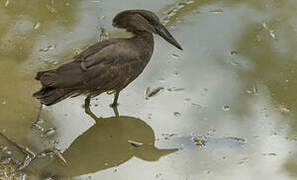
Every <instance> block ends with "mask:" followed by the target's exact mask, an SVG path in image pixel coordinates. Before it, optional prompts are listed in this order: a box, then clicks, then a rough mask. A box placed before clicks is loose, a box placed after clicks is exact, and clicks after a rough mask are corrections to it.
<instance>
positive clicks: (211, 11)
mask: <svg viewBox="0 0 297 180" xmlns="http://www.w3.org/2000/svg"><path fill="white" fill-rule="evenodd" d="M208 12H210V13H213V14H220V13H222V12H224V11H223V10H222V9H214V10H210V11H208Z"/></svg>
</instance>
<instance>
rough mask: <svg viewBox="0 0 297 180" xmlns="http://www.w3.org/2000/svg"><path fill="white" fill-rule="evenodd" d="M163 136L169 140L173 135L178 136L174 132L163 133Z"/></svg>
mask: <svg viewBox="0 0 297 180" xmlns="http://www.w3.org/2000/svg"><path fill="white" fill-rule="evenodd" d="M162 136H163V137H164V139H165V140H168V139H169V138H171V137H173V136H177V134H175V133H172V134H166V133H164V134H162Z"/></svg>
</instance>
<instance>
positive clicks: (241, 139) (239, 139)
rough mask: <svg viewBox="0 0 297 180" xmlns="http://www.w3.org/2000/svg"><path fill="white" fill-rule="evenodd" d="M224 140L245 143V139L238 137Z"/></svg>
mask: <svg viewBox="0 0 297 180" xmlns="http://www.w3.org/2000/svg"><path fill="white" fill-rule="evenodd" d="M226 139H231V140H235V141H237V142H241V143H245V141H246V140H245V139H243V138H239V137H226Z"/></svg>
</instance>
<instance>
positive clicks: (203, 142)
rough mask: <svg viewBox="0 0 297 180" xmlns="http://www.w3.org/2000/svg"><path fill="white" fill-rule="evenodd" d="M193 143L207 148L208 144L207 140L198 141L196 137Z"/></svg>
mask: <svg viewBox="0 0 297 180" xmlns="http://www.w3.org/2000/svg"><path fill="white" fill-rule="evenodd" d="M193 141H194V143H195V144H196V145H197V146H205V143H206V140H203V139H198V138H197V137H194V138H193Z"/></svg>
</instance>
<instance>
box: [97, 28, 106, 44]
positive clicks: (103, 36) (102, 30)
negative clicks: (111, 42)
mask: <svg viewBox="0 0 297 180" xmlns="http://www.w3.org/2000/svg"><path fill="white" fill-rule="evenodd" d="M108 39H109V34H108V32H107V31H106V29H105V28H102V27H101V28H100V35H99V39H98V40H99V42H103V41H106V40H108Z"/></svg>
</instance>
